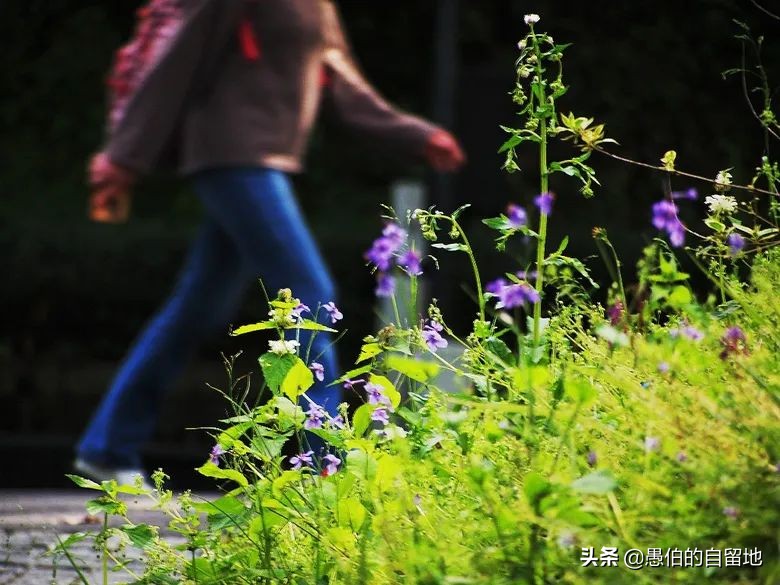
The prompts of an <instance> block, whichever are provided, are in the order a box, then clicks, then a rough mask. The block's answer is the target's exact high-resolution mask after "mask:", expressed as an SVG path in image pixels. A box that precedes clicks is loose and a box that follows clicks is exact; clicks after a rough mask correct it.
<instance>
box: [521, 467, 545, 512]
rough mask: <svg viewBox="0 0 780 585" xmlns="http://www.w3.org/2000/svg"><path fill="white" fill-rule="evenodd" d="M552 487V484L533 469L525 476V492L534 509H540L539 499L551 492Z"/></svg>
mask: <svg viewBox="0 0 780 585" xmlns="http://www.w3.org/2000/svg"><path fill="white" fill-rule="evenodd" d="M551 489H552V484H551V483H550V482H549V481H547V480H546V479H545V478H543V477H542V476H541V475H540V474H538V473H536V472H535V471H532V472H531V473H528V474H527V475H526V476H525V483H524V484H523V492H524V493H525V497H526V499H527V500H528V503H529V504H530V505H531V507H533V508H534V509H538V507H539V501H540V500H541V499H542V498H543V497H544V496H546V495H547V494H549V493H550V490H551Z"/></svg>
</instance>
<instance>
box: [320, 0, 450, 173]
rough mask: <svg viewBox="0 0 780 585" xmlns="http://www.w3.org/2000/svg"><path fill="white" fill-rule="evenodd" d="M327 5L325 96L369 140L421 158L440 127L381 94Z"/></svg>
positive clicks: (329, 3) (347, 123)
mask: <svg viewBox="0 0 780 585" xmlns="http://www.w3.org/2000/svg"><path fill="white" fill-rule="evenodd" d="M323 4H324V16H323V19H324V20H323V26H324V37H325V54H324V65H325V68H326V74H327V77H326V82H325V97H326V99H327V101H328V102H329V105H330V106H331V108H332V109H333V110H334V111H335V115H336V117H337V118H338V120H339V121H340V122H341V123H342V124H343V125H345V126H347V127H348V128H349V129H350V130H354V131H355V132H356V133H357V134H360V135H361V137H362V138H363V139H365V141H366V143H369V144H370V143H378V144H379V146H380V147H382V148H383V149H384V150H388V151H391V152H393V153H395V154H397V155H400V156H402V157H404V158H415V157H418V158H419V157H421V156H422V154H423V152H424V149H425V144H426V142H427V139H428V137H429V136H430V135H431V134H432V133H433V132H435V131H437V130H439V128H438V127H437V126H435V125H434V124H431V123H430V122H427V121H425V120H423V119H422V118H419V117H417V116H413V115H411V114H408V113H405V112H402V111H400V110H398V109H396V108H395V107H393V106H391V105H390V104H389V103H388V102H387V101H386V100H385V99H384V98H383V97H382V96H381V95H379V93H378V92H377V91H376V90H375V89H374V88H373V87H372V86H371V84H370V83H369V82H368V81H367V80H366V79H365V78H364V77H363V75H362V73H361V72H360V69H359V68H358V66H357V64H356V63H355V59H354V57H353V55H352V51H351V49H350V47H349V44H348V42H347V39H346V36H345V34H344V30H343V26H342V24H341V19H340V16H339V14H338V11H337V10H336V7H335V6H334V4H333V2H332V1H331V0H326V1H325V2H324V3H323Z"/></svg>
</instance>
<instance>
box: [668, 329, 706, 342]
mask: <svg viewBox="0 0 780 585" xmlns="http://www.w3.org/2000/svg"><path fill="white" fill-rule="evenodd" d="M680 335H682V336H683V337H687V338H688V339H690V340H691V341H701V340H702V339H704V333H702V332H701V331H699V330H698V329H696V327H694V326H693V325H685V326H683V327H678V328H677V329H672V330H671V331H669V336H670V337H671V338H672V339H676V338H678V337H679V336H680Z"/></svg>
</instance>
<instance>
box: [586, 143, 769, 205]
mask: <svg viewBox="0 0 780 585" xmlns="http://www.w3.org/2000/svg"><path fill="white" fill-rule="evenodd" d="M593 150H595V151H596V152H600V153H601V154H604V155H606V156H608V157H610V158H614V159H615V160H619V161H620V162H624V163H628V164H630V165H635V166H638V167H642V168H645V169H652V170H654V171H662V172H664V173H670V174H672V175H675V176H678V177H686V178H688V179H695V180H697V181H704V182H705V183H710V184H711V185H715V184H716V181H715V180H714V179H710V178H708V177H702V176H701V175H694V174H693V173H686V172H684V171H678V170H675V169H672V170H669V169H667V168H665V167H662V166H658V165H651V164H648V163H645V162H641V161H638V160H633V159H630V158H626V157H624V156H620V155H619V154H614V153H612V152H609V151H608V150H604V149H603V148H601V147H599V146H596V147H594V148H593ZM729 187H731V188H732V189H740V190H742V191H750V192H751V193H763V194H764V195H774V196H777V194H776V193H773V192H772V191H767V190H765V189H759V188H758V187H752V186H750V185H737V184H731V185H729Z"/></svg>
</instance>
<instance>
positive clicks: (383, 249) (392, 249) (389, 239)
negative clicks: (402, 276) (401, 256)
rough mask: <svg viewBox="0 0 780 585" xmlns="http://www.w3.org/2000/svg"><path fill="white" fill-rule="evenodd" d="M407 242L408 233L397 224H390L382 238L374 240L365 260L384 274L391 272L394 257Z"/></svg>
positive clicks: (383, 232) (384, 230) (383, 231)
mask: <svg viewBox="0 0 780 585" xmlns="http://www.w3.org/2000/svg"><path fill="white" fill-rule="evenodd" d="M405 241H406V231H405V230H404V229H403V228H401V226H399V225H398V224H396V223H389V224H387V225H386V226H385V228H384V229H383V230H382V236H381V237H379V238H377V239H376V240H374V242H373V244H372V245H371V248H370V249H369V250H368V251H367V252H366V253H365V255H364V258H365V259H366V260H368V261H369V262H371V263H372V264H373V265H374V266H376V267H377V268H378V269H379V270H381V271H382V272H387V271H388V270H390V266H391V265H392V261H393V255H394V254H395V253H396V252H397V251H398V249H399V248H400V247H401V246H403V244H404V242H405Z"/></svg>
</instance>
